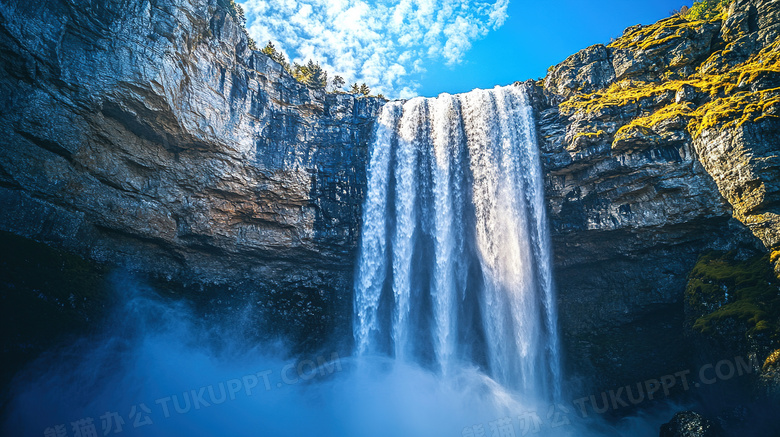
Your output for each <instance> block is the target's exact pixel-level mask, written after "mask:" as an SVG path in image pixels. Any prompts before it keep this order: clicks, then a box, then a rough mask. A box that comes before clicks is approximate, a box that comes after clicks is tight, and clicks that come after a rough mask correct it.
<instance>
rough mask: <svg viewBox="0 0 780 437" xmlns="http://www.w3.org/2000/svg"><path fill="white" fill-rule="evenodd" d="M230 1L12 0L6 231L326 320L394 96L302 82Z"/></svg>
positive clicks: (342, 298) (5, 48)
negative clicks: (375, 132) (370, 145)
mask: <svg viewBox="0 0 780 437" xmlns="http://www.w3.org/2000/svg"><path fill="white" fill-rule="evenodd" d="M221 3H222V2H221V0H151V1H129V0H109V1H101V2H87V1H80V0H55V1H50V2H37V3H36V2H24V1H16V0H10V1H4V2H2V3H0V57H2V59H3V63H2V64H1V65H0V69H2V72H1V73H0V99H2V104H1V105H0V108H2V109H1V110H0V111H2V112H1V113H0V129H2V131H3V136H2V139H0V143H2V146H1V147H0V199H1V200H0V202H2V204H3V208H2V209H1V210H0V229H1V230H5V231H10V232H13V233H15V234H18V235H22V236H25V237H28V238H31V239H35V240H38V241H42V242H46V243H48V244H52V245H54V246H60V247H64V248H66V249H68V250H70V251H73V252H76V253H79V254H81V255H83V256H85V257H87V258H90V259H92V260H96V261H99V262H102V263H107V264H109V265H121V266H123V267H124V268H126V269H128V270H131V271H137V272H141V273H144V274H146V275H148V276H150V277H152V278H158V279H162V280H163V281H167V282H169V283H170V284H178V286H180V287H185V288H186V289H187V290H188V291H191V292H192V293H193V294H194V295H196V296H197V295H199V294H200V295H202V296H204V297H206V299H207V300H208V302H210V304H212V305H217V304H218V302H226V301H229V300H230V299H229V297H230V296H231V295H235V296H238V295H240V296H241V298H242V300H244V298H245V297H246V296H247V295H250V294H257V298H256V299H254V300H253V301H257V302H258V304H260V305H259V306H261V307H262V308H263V309H264V310H265V311H266V314H265V315H269V314H270V315H271V316H272V318H273V319H274V321H275V324H276V325H277V326H285V328H283V330H286V331H288V332H293V333H295V332H305V333H306V334H307V335H311V334H312V333H314V334H317V333H320V334H323V333H325V332H330V331H332V330H333V329H334V326H336V325H348V323H349V322H348V320H347V319H348V316H346V315H345V312H348V311H349V310H350V308H351V302H350V297H349V293H348V292H346V290H349V289H350V288H351V285H350V284H351V281H352V265H353V262H354V261H353V259H354V251H355V247H356V239H357V235H358V232H359V228H358V226H356V224H357V223H359V217H360V214H361V212H360V208H361V203H362V197H363V190H364V186H365V167H366V150H367V141H368V138H369V135H370V132H371V129H372V124H373V119H374V116H375V115H376V113H377V111H378V109H379V108H380V107H381V105H382V103H383V101H381V100H379V99H373V98H356V96H352V95H346V94H325V93H324V92H322V91H318V90H312V89H309V88H307V87H305V86H303V85H301V84H300V83H298V82H297V81H296V80H294V79H293V78H292V77H291V76H290V75H289V74H287V73H286V72H285V71H283V69H282V67H281V66H280V65H279V64H277V63H276V62H274V61H272V60H271V59H270V58H268V57H267V56H265V55H263V54H261V53H259V52H252V51H251V50H249V49H248V48H247V38H246V36H245V35H244V32H243V31H242V29H241V28H240V27H239V26H238V25H237V24H236V20H235V19H234V18H233V17H232V15H231V13H230V12H229V9H228V8H226V7H224V6H223V5H222V4H221ZM205 290H210V291H209V292H208V293H206V292H205ZM285 322H286V323H285ZM313 337H316V335H314V336H313Z"/></svg>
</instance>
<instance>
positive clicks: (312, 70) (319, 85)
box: [304, 60, 328, 90]
mask: <svg viewBox="0 0 780 437" xmlns="http://www.w3.org/2000/svg"><path fill="white" fill-rule="evenodd" d="M306 70H308V72H309V77H308V79H307V81H306V82H304V83H305V84H306V85H308V86H310V87H312V88H314V89H318V90H321V89H325V87H326V86H328V72H327V71H325V70H323V69H322V67H320V64H319V62H314V61H312V60H309V62H308V63H307V64H306Z"/></svg>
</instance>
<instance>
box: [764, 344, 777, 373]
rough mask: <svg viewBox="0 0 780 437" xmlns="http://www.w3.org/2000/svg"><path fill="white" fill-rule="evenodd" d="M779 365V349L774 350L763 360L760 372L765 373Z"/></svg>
mask: <svg viewBox="0 0 780 437" xmlns="http://www.w3.org/2000/svg"><path fill="white" fill-rule="evenodd" d="M778 365H780V349H777V350H775V351H774V352H772V353H771V354H769V356H768V357H766V360H764V365H763V366H761V370H763V371H767V370H770V369H772V368H774V367H777V366H778Z"/></svg>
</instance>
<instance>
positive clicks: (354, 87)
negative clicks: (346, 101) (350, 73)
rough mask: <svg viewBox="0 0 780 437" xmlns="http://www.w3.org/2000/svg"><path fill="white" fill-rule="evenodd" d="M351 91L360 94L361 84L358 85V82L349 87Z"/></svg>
mask: <svg viewBox="0 0 780 437" xmlns="http://www.w3.org/2000/svg"><path fill="white" fill-rule="evenodd" d="M349 93H350V94H360V85H358V84H357V82H355V83H353V84H352V85H351V86H350V87H349Z"/></svg>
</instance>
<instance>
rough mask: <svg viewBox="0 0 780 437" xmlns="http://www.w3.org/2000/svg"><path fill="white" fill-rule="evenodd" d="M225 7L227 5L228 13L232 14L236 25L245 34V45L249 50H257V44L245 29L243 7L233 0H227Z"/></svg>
mask: <svg viewBox="0 0 780 437" xmlns="http://www.w3.org/2000/svg"><path fill="white" fill-rule="evenodd" d="M225 7H227V9H228V12H230V15H232V16H233V18H234V19H235V20H236V22H237V23H238V26H239V27H240V28H241V30H242V31H243V32H244V35H245V36H246V42H247V47H249V49H250V50H257V44H256V43H255V40H254V39H252V37H251V36H249V31H248V30H246V14H244V8H242V7H241V5H239V4H238V3H236V1H235V0H229V1H228V2H227V3H226V4H225Z"/></svg>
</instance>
